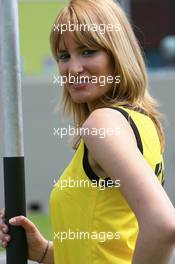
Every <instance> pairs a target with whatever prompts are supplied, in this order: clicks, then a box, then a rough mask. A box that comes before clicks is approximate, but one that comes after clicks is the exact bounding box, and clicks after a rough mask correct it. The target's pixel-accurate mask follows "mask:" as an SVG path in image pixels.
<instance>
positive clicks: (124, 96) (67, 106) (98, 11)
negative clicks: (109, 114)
mask: <svg viewBox="0 0 175 264" xmlns="http://www.w3.org/2000/svg"><path fill="white" fill-rule="evenodd" d="M68 23H71V24H74V25H78V24H79V25H80V24H85V25H87V24H88V25H92V24H95V25H100V24H105V25H108V24H112V25H116V24H119V25H120V27H121V29H120V30H119V31H115V30H113V31H106V32H105V34H100V32H98V31H90V30H89V31H88V30H87V31H78V30H77V31H74V36H75V38H76V40H77V42H78V43H79V44H81V45H82V44H83V45H85V46H87V47H89V48H92V49H94V48H100V49H104V50H105V51H106V52H107V53H108V54H109V55H110V56H111V57H112V59H113V61H114V75H115V76H116V75H119V76H120V84H117V86H114V90H113V95H112V96H107V94H104V95H103V96H102V97H101V98H99V101H98V103H97V104H96V105H95V109H97V108H100V107H107V106H110V105H112V104H115V103H116V104H118V105H130V108H131V109H136V108H137V109H138V107H139V108H141V109H143V110H144V111H145V112H146V114H147V115H148V116H150V118H151V119H152V120H153V122H154V123H155V125H156V129H157V132H158V135H159V139H160V144H161V152H162V153H163V151H164V132H163V128H162V125H161V118H162V116H163V115H162V114H161V113H159V111H158V110H157V107H158V103H157V101H156V100H155V99H154V98H153V97H151V95H150V94H149V91H148V78H147V72H146V67H145V63H144V60H143V57H142V53H141V49H140V47H139V45H138V42H137V40H136V37H135V35H134V32H133V30H132V27H131V25H130V23H129V22H128V19H127V17H126V15H125V13H124V11H123V10H122V8H121V7H120V5H119V4H117V3H115V2H114V1H113V0H95V1H94V0H86V1H84V0H71V1H70V3H69V4H68V6H66V7H65V8H64V9H63V10H62V11H61V12H60V13H59V15H58V16H57V18H56V20H55V22H54V24H56V25H58V24H59V25H61V24H66V25H67V26H68ZM62 36H63V35H61V33H60V32H58V31H55V30H54V29H53V28H52V30H51V35H50V44H51V50H52V54H53V56H54V58H55V60H56V61H58V58H57V53H58V49H59V43H60V40H61V37H62ZM62 104H63V114H64V115H65V116H68V115H70V114H73V118H74V123H75V125H76V127H78V128H80V127H81V126H82V124H83V123H84V121H85V120H86V119H87V117H88V116H89V114H90V113H89V110H88V107H87V104H86V103H81V104H78V103H75V102H73V101H72V99H71V96H70V94H69V92H68V90H67V89H64V91H63V96H62ZM79 142H80V136H79V135H78V136H76V137H75V138H74V143H73V144H74V146H73V147H74V149H76V148H77V147H78V144H79Z"/></svg>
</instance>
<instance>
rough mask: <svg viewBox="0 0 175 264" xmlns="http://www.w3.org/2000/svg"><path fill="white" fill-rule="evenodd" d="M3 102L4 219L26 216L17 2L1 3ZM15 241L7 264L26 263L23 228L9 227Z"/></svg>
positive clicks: (10, 247) (0, 1)
mask: <svg viewBox="0 0 175 264" xmlns="http://www.w3.org/2000/svg"><path fill="white" fill-rule="evenodd" d="M0 13H1V14H0V17H1V21H0V22H1V23H0V27H1V29H0V34H1V36H0V49H1V51H0V54H1V56H0V59H1V62H0V65H1V78H2V80H1V87H0V88H1V93H0V95H1V101H2V113H1V114H2V119H3V132H4V133H3V138H4V191H5V217H6V223H7V224H8V225H9V223H8V220H9V219H10V218H12V217H14V216H17V215H24V216H25V215H26V206H25V178H24V146H23V123H22V95H21V69H20V52H19V26H18V2H17V0H5V1H4V0H0ZM9 232H10V235H11V237H12V241H11V242H10V243H9V246H8V247H7V264H12V263H13V264H26V263H27V244H26V237H25V232H24V229H23V228H22V227H14V226H11V225H9Z"/></svg>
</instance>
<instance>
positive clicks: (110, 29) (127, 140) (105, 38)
mask: <svg viewBox="0 0 175 264" xmlns="http://www.w3.org/2000/svg"><path fill="white" fill-rule="evenodd" d="M80 25H81V26H80ZM68 28H69V30H68ZM80 29H81V30H80ZM51 48H52V53H53V56H54V58H55V59H56V61H57V63H58V67H59V71H60V74H61V76H65V77H66V78H67V79H66V80H67V81H66V83H65V85H64V92H63V106H64V112H65V113H72V114H73V117H74V121H75V126H78V128H79V133H78V135H76V137H75V138H74V144H73V147H74V149H75V150H76V152H75V154H74V156H73V159H72V161H71V162H70V164H69V165H68V167H67V168H66V169H65V170H64V172H63V174H62V175H61V177H60V179H59V180H58V182H57V183H56V184H55V186H54V188H53V190H52V193H51V196H50V212H51V223H52V235H53V242H51V241H50V242H49V243H48V242H47V240H46V239H45V238H44V237H43V236H42V235H41V234H40V233H39V231H38V230H37V228H36V227H35V226H34V224H33V223H32V222H31V221H29V220H28V219H27V218H26V217H23V216H18V217H15V219H16V222H12V219H11V220H10V221H9V222H10V224H12V225H17V226H19V225H21V226H22V227H24V229H25V230H26V236H27V241H28V249H29V251H28V257H29V259H31V260H34V261H38V262H39V263H41V262H43V263H48V264H51V263H55V264H59V263H62V264H73V263H87V264H93V263H94V264H95V263H96V264H97V263H100V264H107V263H109V264H129V263H133V264H140V263H142V264H148V263H149V264H153V263H154V264H155V263H156V264H157V263H159V264H165V263H168V261H169V259H170V256H171V253H172V250H173V247H174V243H175V210H174V207H173V205H172V203H171V202H170V200H169V198H168V196H167V195H166V193H165V191H164V189H163V188H162V186H161V185H163V183H164V174H163V169H164V164H163V150H164V135H163V130H162V126H161V123H160V114H159V112H158V111H157V110H156V101H155V100H154V99H153V98H152V97H151V96H150V95H149V92H148V88H147V74H146V70H145V65H144V61H143V58H142V55H141V51H140V48H139V46H138V44H137V41H136V39H135V36H134V34H133V31H132V29H131V26H130V24H129V22H128V20H127V18H126V16H125V14H124V12H123V11H122V10H121V8H120V6H119V5H118V4H116V3H115V2H113V1H112V0H96V1H92V0H86V1H84V0H72V1H70V3H69V5H68V6H67V7H65V8H64V9H63V11H61V12H60V14H59V15H58V17H57V18H56V21H55V23H54V27H53V29H52V31H51ZM102 77H103V78H102ZM101 80H103V83H102V82H101ZM102 129H103V131H105V136H101V134H100V131H101V130H102ZM87 131H88V133H87ZM109 131H110V132H109ZM92 132H93V133H92ZM94 132H95V133H94ZM65 183H66V185H65ZM68 183H69V184H68ZM70 183H71V185H70ZM72 183H73V185H72ZM80 183H81V184H80ZM4 217H5V212H4V211H2V214H1V219H2V224H1V225H0V228H1V234H0V239H1V240H2V242H3V246H4V247H6V246H7V242H8V241H9V240H10V236H9V235H7V234H6V233H7V232H8V227H7V225H5V224H4ZM3 227H4V228H5V230H3ZM6 238H7V241H6Z"/></svg>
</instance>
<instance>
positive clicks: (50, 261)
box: [43, 241, 54, 264]
mask: <svg viewBox="0 0 175 264" xmlns="http://www.w3.org/2000/svg"><path fill="white" fill-rule="evenodd" d="M43 264H54V253H53V242H52V241H50V242H49V248H48V251H47V254H46V256H45V258H44V261H43Z"/></svg>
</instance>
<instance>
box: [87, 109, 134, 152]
mask: <svg viewBox="0 0 175 264" xmlns="http://www.w3.org/2000/svg"><path fill="white" fill-rule="evenodd" d="M83 128H88V129H89V130H90V131H92V129H97V137H98V136H100V132H101V133H102V130H103V131H104V136H105V138H107V137H108V140H109V139H110V140H115V141H116V140H117V138H118V139H121V137H123V138H125V139H126V137H127V138H128V140H129V141H130V144H133V145H135V147H136V145H137V143H136V138H135V135H134V132H133V130H132V128H131V126H130V124H129V122H128V121H127V120H126V118H125V117H124V116H123V115H122V114H121V113H120V112H119V111H116V110H115V109H111V108H99V109H96V110H94V111H93V112H92V113H91V114H90V115H89V117H88V118H87V119H86V121H85V122H84V124H83ZM112 135H114V136H115V137H112ZM110 136H111V137H110ZM85 137H86V135H85ZM88 137H89V138H91V139H92V138H94V137H93V135H91V133H89V134H88ZM86 138H87V137H86ZM101 138H102V137H101Z"/></svg>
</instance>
